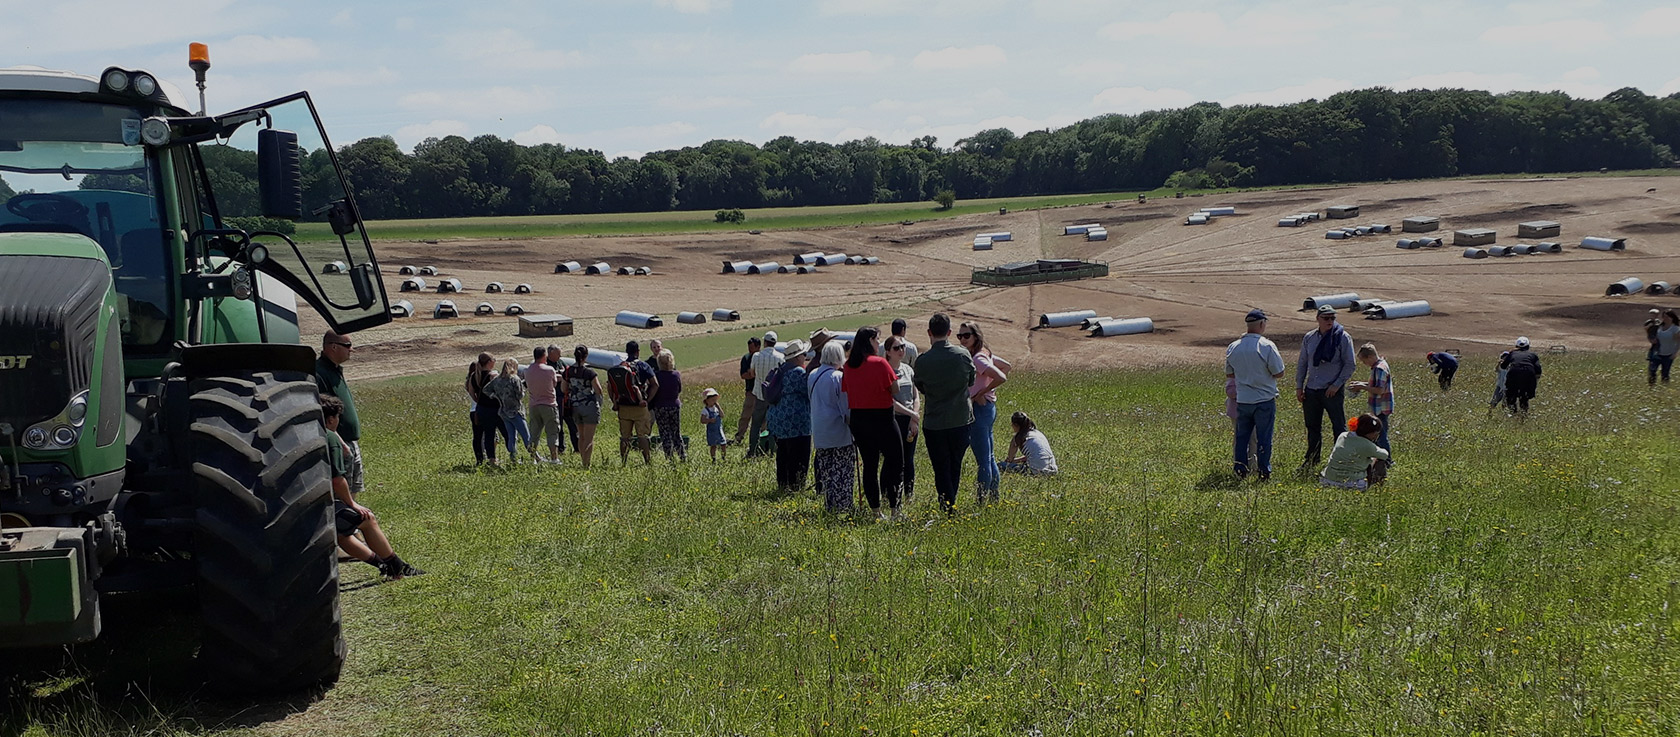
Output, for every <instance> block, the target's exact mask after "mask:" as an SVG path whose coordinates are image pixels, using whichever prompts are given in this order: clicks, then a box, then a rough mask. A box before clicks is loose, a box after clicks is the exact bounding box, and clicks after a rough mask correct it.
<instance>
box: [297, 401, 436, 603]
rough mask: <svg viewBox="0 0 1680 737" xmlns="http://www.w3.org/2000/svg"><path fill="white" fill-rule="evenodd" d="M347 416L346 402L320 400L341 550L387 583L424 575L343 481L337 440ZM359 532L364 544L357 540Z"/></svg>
mask: <svg viewBox="0 0 1680 737" xmlns="http://www.w3.org/2000/svg"><path fill="white" fill-rule="evenodd" d="M343 415H344V402H342V401H340V400H339V398H338V397H334V396H325V397H321V420H322V423H323V424H325V425H326V427H327V464H328V465H329V466H331V467H332V490H333V524H334V526H336V527H337V532H338V547H339V549H340V550H343V551H344V553H345V554H346V555H349V556H350V557H352V558H355V559H356V560H359V561H361V562H363V563H366V564H368V565H370V566H373V567H374V568H375V569H377V570H378V571H379V575H381V576H384V577H385V580H387V581H395V580H397V579H400V578H406V577H408V576H419V575H422V574H424V573H425V571H422V570H420V569H418V568H415V567H414V566H412V565H409V564H408V563H407V562H405V561H404V560H403V559H402V557H401V556H398V555H397V551H396V550H393V549H392V548H391V541H390V540H389V539H387V538H386V537H385V531H384V530H381V529H379V520H378V519H376V518H375V517H374V516H373V510H371V509H368V508H367V507H364V506H362V505H360V504H357V503H356V500H355V499H354V498H352V497H351V496H350V484H349V483H348V482H347V481H345V479H344V469H345V462H344V441H342V440H340V439H339V437H338V422H339V419H340V418H341V417H343ZM357 530H360V531H361V533H362V537H363V538H365V539H366V540H367V542H366V543H363V542H362V541H361V540H357V539H356V531H357Z"/></svg>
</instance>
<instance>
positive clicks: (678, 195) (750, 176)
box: [204, 88, 1680, 219]
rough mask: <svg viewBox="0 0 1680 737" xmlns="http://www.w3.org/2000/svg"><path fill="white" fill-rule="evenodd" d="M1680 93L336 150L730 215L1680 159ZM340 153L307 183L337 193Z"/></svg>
mask: <svg viewBox="0 0 1680 737" xmlns="http://www.w3.org/2000/svg"><path fill="white" fill-rule="evenodd" d="M1677 148H1680V93H1677V94H1673V95H1669V96H1667V97H1661V98H1659V97H1653V96H1651V95H1647V94H1644V93H1643V92H1640V91H1639V90H1637V89H1634V88H1624V89H1620V90H1617V91H1615V92H1612V93H1610V94H1609V95H1606V96H1605V97H1604V98H1602V99H1598V100H1588V99H1577V98H1574V97H1571V96H1569V95H1567V94H1564V93H1561V92H1513V93H1506V94H1499V95H1495V94H1491V93H1488V92H1480V91H1472V90H1460V89H1442V90H1409V91H1405V92H1395V91H1392V90H1388V89H1385V88H1371V89H1363V90H1354V91H1349V92H1342V93H1339V94H1336V95H1332V96H1330V97H1328V98H1326V99H1324V100H1309V101H1307V102H1301V103H1296V104H1291V105H1240V106H1232V107H1226V106H1222V105H1219V104H1216V103H1198V104H1196V105H1191V106H1189V107H1185V108H1180V109H1175V110H1160V111H1151V112H1146V113H1140V114H1136V115H1121V114H1111V115H1101V116H1097V117H1094V118H1090V119H1087V120H1083V121H1080V122H1078V123H1074V124H1072V125H1069V126H1066V127H1063V128H1058V129H1055V130H1044V131H1033V132H1030V133H1027V134H1026V135H1021V136H1017V135H1016V134H1015V133H1013V132H1011V131H1009V130H1007V129H1003V128H997V129H991V130H984V131H980V132H979V133H976V134H974V135H973V136H970V137H968V138H964V139H962V140H959V141H957V142H956V144H955V145H954V146H951V147H949V148H946V147H942V146H940V145H938V142H937V141H936V140H935V139H934V138H932V137H923V138H918V139H915V140H912V141H911V142H910V143H909V144H907V145H890V144H885V143H882V142H880V141H877V140H875V139H873V138H865V139H862V140H855V141H848V142H845V143H839V144H833V143H824V142H820V141H798V140H795V139H793V138H791V137H787V136H783V137H780V138H776V139H773V140H770V141H768V142H766V143H765V144H764V145H763V146H755V145H753V144H751V143H746V142H743V141H730V140H714V141H709V142H707V143H705V144H702V145H700V146H691V147H686V148H681V149H675V150H668V151H654V152H651V153H648V154H646V155H644V156H642V157H641V158H639V159H633V158H628V157H619V158H613V159H609V158H607V157H606V156H604V155H603V154H602V153H601V152H599V151H593V150H587V149H576V148H568V147H566V146H563V145H559V144H541V145H536V146H524V145H521V144H518V143H515V142H513V141H510V140H504V139H501V138H498V137H496V136H489V135H485V136H479V137H477V138H473V139H471V140H468V139H466V138H463V137H460V136H448V137H445V138H428V139H426V140H424V141H422V142H420V143H419V144H418V145H416V146H415V147H414V150H413V151H412V152H404V151H403V150H402V149H401V148H400V147H399V146H398V145H397V144H396V142H395V141H394V140H392V139H391V138H390V137H377V138H367V139H363V140H360V141H357V142H355V143H352V144H350V145H348V146H344V147H342V148H340V149H339V151H338V158H339V162H340V164H341V166H342V167H343V169H344V171H345V174H346V177H347V178H348V179H349V181H350V184H351V187H352V188H353V190H354V191H355V193H356V199H357V202H358V204H359V205H360V206H361V210H362V214H363V216H364V217H366V218H370V219H393V218H416V217H462V216H494V215H546V214H561V213H600V212H645V211H659V210H676V209H680V210H716V209H726V208H750V207H775V206H793V205H841V204H864V203H871V202H923V201H927V200H930V199H933V198H934V197H935V195H936V194H938V193H939V192H941V191H943V190H951V191H954V192H955V194H956V196H957V197H959V198H965V199H973V198H982V197H1010V196H1021V195H1043V194H1067V193H1078V192H1104V191H1122V190H1130V189H1136V190H1147V189H1154V188H1156V187H1161V186H1167V187H1171V188H1206V187H1245V186H1262V185H1280V184H1314V183H1325V182H1350V181H1376V180H1385V179H1426V178H1435V177H1447V176H1456V175H1485V174H1509V173H1522V172H1563V171H1588V170H1597V169H1601V168H1608V169H1645V168H1656V167H1665V166H1671V165H1674V163H1675V150H1676V149H1677ZM204 150H205V151H206V152H207V153H206V165H207V169H209V170H210V172H211V178H212V186H213V187H214V189H215V191H216V193H217V198H218V200H219V201H221V202H222V203H223V207H222V209H223V212H224V214H235V213H237V214H250V212H252V211H254V205H255V194H256V187H255V184H254V182H253V181H252V179H253V177H254V174H255V171H256V165H255V160H254V156H253V155H252V154H249V153H248V152H242V151H238V150H236V149H231V148H228V147H217V146H210V147H205V149H204ZM324 154H325V152H322V151H317V152H313V153H311V154H310V155H309V156H307V157H306V159H305V161H304V162H303V164H304V167H303V168H304V173H305V180H306V186H308V187H312V188H313V187H328V186H331V183H330V182H329V181H327V180H328V174H327V172H328V167H327V161H326V159H325V156H324Z"/></svg>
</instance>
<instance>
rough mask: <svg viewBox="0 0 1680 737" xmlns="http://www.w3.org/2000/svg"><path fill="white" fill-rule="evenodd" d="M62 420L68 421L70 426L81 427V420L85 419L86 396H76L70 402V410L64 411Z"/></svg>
mask: <svg viewBox="0 0 1680 737" xmlns="http://www.w3.org/2000/svg"><path fill="white" fill-rule="evenodd" d="M64 418H65V419H67V420H69V421H70V422H71V424H73V425H75V426H77V427H81V425H82V420H84V419H86V418H87V395H86V394H77V395H76V398H75V399H72V400H70V408H69V409H67V410H65V411H64Z"/></svg>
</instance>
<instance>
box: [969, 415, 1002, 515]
mask: <svg viewBox="0 0 1680 737" xmlns="http://www.w3.org/2000/svg"><path fill="white" fill-rule="evenodd" d="M996 423H997V402H987V403H985V404H976V405H974V424H972V425H969V426H968V447H970V448H972V449H973V450H974V462H975V463H976V464H978V466H979V468H977V469H975V479H976V480H977V481H979V482H980V494H981V496H988V495H989V496H992V497H996V496H997V491H998V467H997V459H996V458H995V457H994V456H993V455H992V452H993V451H992V425H994V424H996Z"/></svg>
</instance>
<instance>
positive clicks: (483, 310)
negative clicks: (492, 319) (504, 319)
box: [473, 302, 496, 317]
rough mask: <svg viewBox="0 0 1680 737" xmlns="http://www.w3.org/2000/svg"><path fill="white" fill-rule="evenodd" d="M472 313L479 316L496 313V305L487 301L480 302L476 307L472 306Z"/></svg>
mask: <svg viewBox="0 0 1680 737" xmlns="http://www.w3.org/2000/svg"><path fill="white" fill-rule="evenodd" d="M473 314H474V315H477V316H479V317H484V316H487V315H494V314H496V306H495V305H493V304H490V303H489V302H480V303H478V306H477V307H474V308H473Z"/></svg>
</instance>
